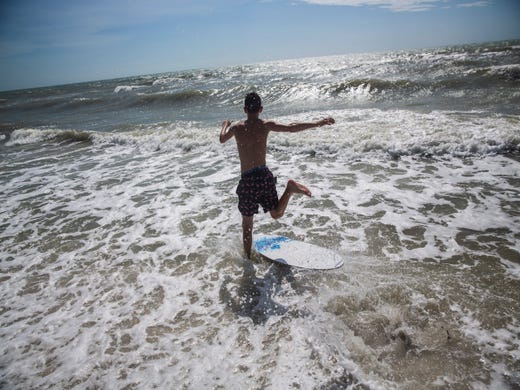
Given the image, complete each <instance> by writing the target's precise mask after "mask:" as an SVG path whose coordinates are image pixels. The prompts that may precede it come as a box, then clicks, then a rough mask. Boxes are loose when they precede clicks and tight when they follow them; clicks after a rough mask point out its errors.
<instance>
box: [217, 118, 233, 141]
mask: <svg viewBox="0 0 520 390" xmlns="http://www.w3.org/2000/svg"><path fill="white" fill-rule="evenodd" d="M230 126H231V121H230V120H225V121H224V122H222V129H221V130H220V143H221V144H223V143H224V142H226V141H228V140H230V139H231V138H233V136H234V135H235V132H234V130H233V128H232V127H230Z"/></svg>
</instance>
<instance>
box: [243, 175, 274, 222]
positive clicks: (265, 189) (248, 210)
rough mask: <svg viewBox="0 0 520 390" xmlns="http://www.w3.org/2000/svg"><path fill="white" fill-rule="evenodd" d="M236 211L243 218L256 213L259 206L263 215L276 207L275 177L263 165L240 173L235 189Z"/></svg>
mask: <svg viewBox="0 0 520 390" xmlns="http://www.w3.org/2000/svg"><path fill="white" fill-rule="evenodd" d="M236 192H237V195H238V210H240V213H241V214H242V215H243V216H246V217H250V216H252V215H253V214H257V213H258V204H260V205H261V206H262V207H263V209H264V213H267V212H268V211H270V210H273V209H275V208H276V207H277V206H278V193H277V192H276V177H274V176H273V174H272V173H271V171H270V170H269V168H267V167H266V166H265V165H261V166H259V167H256V168H253V169H250V170H248V171H246V172H244V173H242V178H241V179H240V182H239V183H238V187H237V191H236Z"/></svg>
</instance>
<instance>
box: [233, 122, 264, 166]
mask: <svg viewBox="0 0 520 390" xmlns="http://www.w3.org/2000/svg"><path fill="white" fill-rule="evenodd" d="M268 135H269V128H268V126H267V125H266V123H265V122H264V121H263V120H262V119H247V120H245V121H244V122H241V123H239V124H237V125H235V138H236V142H237V149H238V156H239V157H240V170H241V172H245V171H248V170H250V169H253V168H255V167H258V166H261V165H265V155H266V151H267V137H268Z"/></svg>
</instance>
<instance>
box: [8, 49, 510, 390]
mask: <svg viewBox="0 0 520 390" xmlns="http://www.w3.org/2000/svg"><path fill="white" fill-rule="evenodd" d="M250 91H257V92H258V93H259V94H260V95H261V96H262V98H263V103H264V112H263V113H262V117H263V118H265V119H272V120H276V121H279V122H282V123H291V122H295V121H307V120H316V119H320V118H323V117H326V116H332V117H334V118H335V120H336V123H335V124H334V125H333V126H325V127H322V128H317V129H313V130H308V131H305V132H301V133H295V134H287V133H284V134H282V133H273V134H271V135H270V138H269V146H268V154H267V163H268V165H269V167H270V168H271V170H272V171H273V173H274V174H275V175H276V176H277V177H278V186H279V187H278V191H279V193H281V191H283V189H284V184H285V183H286V182H287V180H288V179H291V178H292V179H295V180H297V181H300V182H302V183H303V184H305V185H306V186H308V187H309V189H310V190H311V191H312V193H313V196H312V197H311V198H308V197H303V196H295V197H293V198H292V199H291V202H290V204H289V207H288V209H287V212H286V215H285V216H284V217H283V218H282V219H280V220H277V221H275V220H273V219H271V218H270V217H269V214H263V213H261V214H259V215H257V216H256V217H255V233H264V234H281V235H286V236H289V237H292V238H295V239H299V240H302V241H306V242H309V243H313V244H317V245H320V246H323V247H327V248H330V249H333V250H334V251H336V252H338V253H339V254H340V255H341V256H342V258H343V259H344V261H345V264H344V266H343V267H342V268H340V269H337V270H332V271H312V270H305V269H298V268H285V267H283V266H280V265H276V264H272V263H269V262H267V261H265V260H263V259H261V258H260V257H259V256H257V255H255V256H253V258H252V259H251V260H247V259H245V258H244V255H243V249H242V241H241V216H240V214H239V212H238V209H237V197H236V195H235V189H236V185H237V184H238V179H239V176H240V168H239V161H238V157H237V151H236V145H235V143H234V141H231V142H228V143H226V144H223V145H221V144H220V143H219V141H218V135H219V132H220V125H221V123H222V121H223V120H224V119H230V120H232V121H238V120H242V119H244V113H243V110H242V107H243V99H244V96H245V94H246V93H248V92H250ZM0 161H1V164H0V340H1V345H2V349H1V354H0V388H2V389H29V388H34V389H35V388H38V389H56V388H61V389H98V388H99V389H152V388H170V389H208V388H213V389H518V388H520V41H518V40H517V41H508V42H493V43H486V44H476V45H466V46H454V47H443V48H433V49H423V50H413V51H398V52H386V53H368V54H351V55H341V56H332V57H320V58H306V59H293V60H286V61H276V62H269V63H259V64H251V65H241V66H233V67H223V68H216V69H205V70H200V69H199V70H187V71H179V72H171V73H164V74H154V75H142V76H136V77H128V78H121V79H115V80H104V81H95V82H85V83H79V84H72V85H63V86H53V87H46V88H37V89H27V90H19V91H7V92H0Z"/></svg>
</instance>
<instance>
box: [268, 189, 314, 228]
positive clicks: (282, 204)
mask: <svg viewBox="0 0 520 390" xmlns="http://www.w3.org/2000/svg"><path fill="white" fill-rule="evenodd" d="M293 194H303V195H307V196H311V191H310V190H309V189H308V188H307V187H305V186H304V185H303V184H300V183H297V182H295V181H294V180H289V181H288V182H287V187H286V188H285V191H284V192H283V195H282V197H281V198H280V200H279V201H278V207H276V208H275V209H274V210H271V211H270V213H271V217H273V218H274V219H278V218H280V217H282V216H283V215H284V213H285V209H286V208H287V205H288V204H289V199H291V196H292V195H293Z"/></svg>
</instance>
